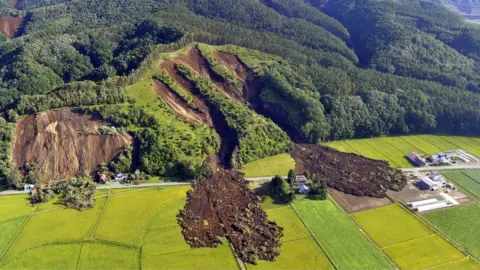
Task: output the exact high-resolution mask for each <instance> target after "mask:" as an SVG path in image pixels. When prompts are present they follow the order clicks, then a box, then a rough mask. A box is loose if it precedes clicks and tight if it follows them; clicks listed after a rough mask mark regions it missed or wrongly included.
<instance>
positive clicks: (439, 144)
mask: <svg viewBox="0 0 480 270" xmlns="http://www.w3.org/2000/svg"><path fill="white" fill-rule="evenodd" d="M325 145H326V146H330V147H332V148H335V149H337V150H339V151H342V152H347V153H356V154H359V155H361V156H364V157H368V158H371V159H377V160H385V161H388V162H389V164H390V166H392V167H394V168H410V167H414V166H413V164H411V163H410V162H409V161H408V160H407V158H406V155H407V153H408V152H415V153H417V154H419V155H433V154H436V153H438V152H442V151H446V150H453V149H464V150H465V151H467V152H470V153H472V154H474V155H476V156H478V157H480V138H472V137H458V136H437V135H409V136H399V137H379V138H371V139H360V140H345V141H334V142H328V143H325Z"/></svg>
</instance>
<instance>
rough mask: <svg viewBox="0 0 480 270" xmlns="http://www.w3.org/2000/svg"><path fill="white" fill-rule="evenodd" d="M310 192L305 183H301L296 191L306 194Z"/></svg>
mask: <svg viewBox="0 0 480 270" xmlns="http://www.w3.org/2000/svg"><path fill="white" fill-rule="evenodd" d="M309 192H310V188H308V187H307V186H306V185H301V186H300V188H299V189H298V193H300V194H308V193H309Z"/></svg>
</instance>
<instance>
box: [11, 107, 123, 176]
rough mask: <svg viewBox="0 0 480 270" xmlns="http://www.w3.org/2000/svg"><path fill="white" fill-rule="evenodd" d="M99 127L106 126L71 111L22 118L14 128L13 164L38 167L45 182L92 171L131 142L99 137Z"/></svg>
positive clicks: (51, 112)
mask: <svg viewBox="0 0 480 270" xmlns="http://www.w3.org/2000/svg"><path fill="white" fill-rule="evenodd" d="M102 125H107V123H106V122H103V121H100V120H97V119H94V118H93V117H92V116H91V115H83V114H77V113H74V112H72V111H70V110H60V111H48V112H42V113H40V114H38V115H30V116H26V117H23V118H22V119H20V120H19V122H18V124H17V127H16V138H15V144H14V149H13V154H12V159H13V164H14V166H15V167H17V168H22V167H23V166H24V165H25V164H26V163H34V164H37V165H38V167H39V169H40V172H41V174H42V176H43V179H44V181H46V182H49V181H53V180H60V179H66V178H69V177H73V176H75V175H77V174H78V173H81V172H85V171H93V170H94V169H95V167H96V166H98V165H99V164H100V163H108V162H110V161H111V160H112V159H113V158H114V157H115V156H116V155H118V154H119V153H120V152H121V151H122V150H123V149H124V148H125V147H126V146H127V145H130V144H131V143H132V138H131V137H130V136H129V135H120V134H116V135H102V134H100V133H99V132H98V130H99V128H100V127H101V126H102Z"/></svg>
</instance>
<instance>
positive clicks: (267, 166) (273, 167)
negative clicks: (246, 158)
mask: <svg viewBox="0 0 480 270" xmlns="http://www.w3.org/2000/svg"><path fill="white" fill-rule="evenodd" d="M294 168H295V161H294V160H293V158H292V157H291V156H290V155H289V154H280V155H276V156H272V157H267V158H264V159H260V160H257V161H254V162H251V163H248V164H245V165H244V166H243V168H242V169H241V172H243V173H244V174H245V177H262V176H274V175H280V176H285V175H287V174H288V171H289V170H290V169H294Z"/></svg>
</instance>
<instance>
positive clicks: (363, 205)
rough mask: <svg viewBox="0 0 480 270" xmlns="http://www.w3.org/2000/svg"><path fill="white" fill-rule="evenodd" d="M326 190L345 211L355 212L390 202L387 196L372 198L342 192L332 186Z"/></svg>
mask: <svg viewBox="0 0 480 270" xmlns="http://www.w3.org/2000/svg"><path fill="white" fill-rule="evenodd" d="M328 191H329V192H330V194H331V195H332V197H333V198H334V199H335V201H336V202H338V204H340V206H341V207H342V208H343V209H344V210H345V211H346V212H347V213H356V212H360V211H365V210H369V209H374V208H378V207H381V206H385V205H389V204H391V203H392V201H390V200H389V199H388V198H373V197H366V196H355V195H350V194H346V193H343V192H341V191H338V190H336V189H333V188H329V189H328Z"/></svg>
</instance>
